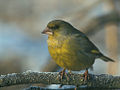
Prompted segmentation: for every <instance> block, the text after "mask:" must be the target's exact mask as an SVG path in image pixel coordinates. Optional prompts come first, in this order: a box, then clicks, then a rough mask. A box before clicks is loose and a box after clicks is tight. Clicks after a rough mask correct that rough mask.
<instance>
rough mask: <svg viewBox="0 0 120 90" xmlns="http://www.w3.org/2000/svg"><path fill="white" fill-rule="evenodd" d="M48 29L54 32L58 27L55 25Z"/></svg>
mask: <svg viewBox="0 0 120 90" xmlns="http://www.w3.org/2000/svg"><path fill="white" fill-rule="evenodd" d="M49 28H50V29H53V30H55V29H58V28H59V26H58V25H55V26H52V27H49Z"/></svg>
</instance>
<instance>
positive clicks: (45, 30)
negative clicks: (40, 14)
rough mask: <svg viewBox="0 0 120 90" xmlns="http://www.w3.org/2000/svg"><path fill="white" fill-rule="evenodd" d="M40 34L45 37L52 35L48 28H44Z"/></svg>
mask: <svg viewBox="0 0 120 90" xmlns="http://www.w3.org/2000/svg"><path fill="white" fill-rule="evenodd" d="M42 34H47V35H53V32H52V30H51V29H49V28H48V27H46V28H45V29H44V30H43V31H42Z"/></svg>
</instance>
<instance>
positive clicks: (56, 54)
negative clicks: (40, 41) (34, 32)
mask: <svg viewBox="0 0 120 90" xmlns="http://www.w3.org/2000/svg"><path fill="white" fill-rule="evenodd" d="M48 49H49V52H50V54H51V56H52V58H53V60H54V61H55V62H56V63H57V64H58V65H59V66H60V67H62V68H65V69H68V70H75V71H79V70H83V69H86V68H89V67H91V66H92V64H93V63H94V58H89V57H87V56H85V55H83V54H80V53H79V54H77V53H76V54H75V53H73V52H71V53H68V52H67V51H64V52H62V51H61V48H55V47H54V48H52V47H48Z"/></svg>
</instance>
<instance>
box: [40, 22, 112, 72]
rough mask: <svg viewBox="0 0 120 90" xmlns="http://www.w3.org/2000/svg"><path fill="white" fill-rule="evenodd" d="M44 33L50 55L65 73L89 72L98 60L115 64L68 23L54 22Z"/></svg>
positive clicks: (50, 23)
mask: <svg viewBox="0 0 120 90" xmlns="http://www.w3.org/2000/svg"><path fill="white" fill-rule="evenodd" d="M42 33H43V34H47V35H48V40H47V43H48V50H49V53H50V55H51V57H52V58H53V60H54V61H55V62H56V63H57V64H58V65H59V66H60V67H62V68H64V70H63V71H65V69H67V70H72V71H80V70H84V69H86V70H87V69H88V68H90V67H91V66H92V65H93V64H94V62H95V59H96V58H100V59H102V60H103V61H106V62H108V61H112V62H114V60H112V59H110V58H108V57H107V56H104V55H103V54H102V53H101V52H100V51H99V49H98V48H97V47H96V46H95V45H94V44H93V43H92V42H91V41H90V40H89V39H88V37H87V36H86V35H85V34H84V33H82V32H81V31H79V30H77V29H76V28H75V27H73V26H72V25H71V24H69V23H68V22H66V21H63V20H53V21H51V22H49V23H48V25H47V27H46V29H45V30H44V31H43V32H42ZM86 72H88V71H86Z"/></svg>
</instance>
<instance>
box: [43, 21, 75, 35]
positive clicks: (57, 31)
mask: <svg viewBox="0 0 120 90" xmlns="http://www.w3.org/2000/svg"><path fill="white" fill-rule="evenodd" d="M71 30H73V26H72V25H71V24H69V23H67V22H65V21H63V20H53V21H51V22H49V23H48V25H47V27H46V28H45V30H44V31H43V32H42V33H43V34H47V35H66V34H68V33H70V31H71Z"/></svg>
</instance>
